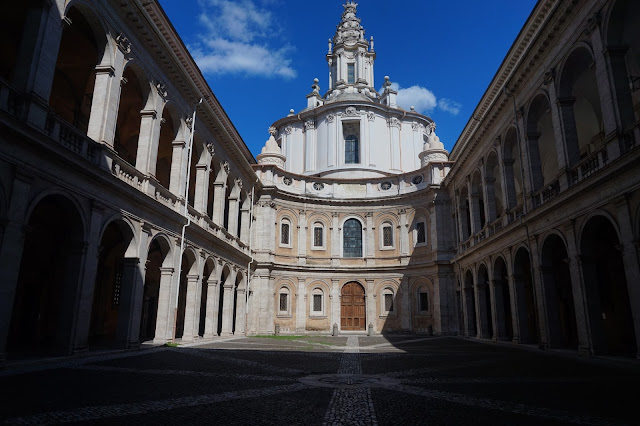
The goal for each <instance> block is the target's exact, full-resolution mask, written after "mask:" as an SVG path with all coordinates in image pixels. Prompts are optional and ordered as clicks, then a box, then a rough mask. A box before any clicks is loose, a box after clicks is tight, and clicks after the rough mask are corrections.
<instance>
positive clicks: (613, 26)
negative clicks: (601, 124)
mask: <svg viewBox="0 0 640 426" xmlns="http://www.w3.org/2000/svg"><path fill="white" fill-rule="evenodd" d="M606 28H607V34H606V44H607V46H606V52H607V56H608V58H607V59H608V60H609V65H610V70H611V79H612V81H613V85H614V89H615V94H614V96H615V102H616V103H617V107H618V108H617V109H618V114H619V117H620V122H621V124H622V128H623V129H625V131H626V132H625V134H624V142H625V144H624V145H625V149H630V148H631V147H633V146H634V145H637V143H638V141H635V140H634V137H633V134H632V133H631V131H629V130H628V129H629V127H630V126H632V125H633V124H634V123H635V122H636V120H638V119H640V4H639V3H638V2H637V1H634V0H618V1H616V3H615V6H614V7H613V9H612V11H611V15H610V17H609V22H608V23H607V27H606Z"/></svg>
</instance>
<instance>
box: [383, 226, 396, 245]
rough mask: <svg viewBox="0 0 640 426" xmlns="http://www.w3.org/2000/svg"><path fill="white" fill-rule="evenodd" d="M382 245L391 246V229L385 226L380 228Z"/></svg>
mask: <svg viewBox="0 0 640 426" xmlns="http://www.w3.org/2000/svg"><path fill="white" fill-rule="evenodd" d="M382 244H383V245H384V246H385V247H392V246H393V228H391V227H390V226H385V227H383V228H382Z"/></svg>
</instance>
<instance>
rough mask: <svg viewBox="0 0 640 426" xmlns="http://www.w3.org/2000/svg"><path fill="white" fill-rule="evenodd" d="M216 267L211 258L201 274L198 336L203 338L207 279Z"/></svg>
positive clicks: (207, 295)
mask: <svg viewBox="0 0 640 426" xmlns="http://www.w3.org/2000/svg"><path fill="white" fill-rule="evenodd" d="M215 269H216V265H215V262H214V261H213V259H212V258H209V259H207V261H206V262H205V264H204V270H203V272H202V290H201V293H200V320H199V324H198V335H199V336H201V337H202V336H204V333H205V327H206V321H207V299H208V298H209V279H210V278H211V276H212V275H211V274H213V273H214V272H215Z"/></svg>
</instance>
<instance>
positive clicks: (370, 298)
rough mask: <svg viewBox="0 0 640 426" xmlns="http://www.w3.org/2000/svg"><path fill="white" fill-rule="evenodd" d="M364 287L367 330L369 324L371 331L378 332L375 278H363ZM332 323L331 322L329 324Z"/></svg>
mask: <svg viewBox="0 0 640 426" xmlns="http://www.w3.org/2000/svg"><path fill="white" fill-rule="evenodd" d="M365 281H366V284H367V287H366V289H367V290H366V297H367V298H366V299H365V301H366V303H367V307H366V309H367V330H369V325H370V324H371V325H372V326H373V332H374V333H377V332H378V321H376V299H377V297H376V296H377V295H376V288H375V280H373V279H367V280H365ZM331 325H333V324H331Z"/></svg>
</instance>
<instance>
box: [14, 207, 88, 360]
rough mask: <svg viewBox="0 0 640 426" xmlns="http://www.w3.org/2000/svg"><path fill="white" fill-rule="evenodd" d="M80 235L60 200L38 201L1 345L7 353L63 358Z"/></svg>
mask: <svg viewBox="0 0 640 426" xmlns="http://www.w3.org/2000/svg"><path fill="white" fill-rule="evenodd" d="M83 236H84V230H83V226H82V220H81V217H80V214H79V213H78V210H77V209H76V207H75V206H74V205H73V203H72V202H71V201H70V200H69V199H67V198H66V197H64V196H62V195H49V196H47V197H45V198H43V199H42V200H40V201H39V202H38V204H37V205H36V206H35V208H34V209H33V211H32V212H31V214H30V215H29V220H28V222H27V232H26V235H25V240H24V249H23V253H22V261H21V263H20V272H19V276H18V283H17V288H16V294H15V299H14V302H13V311H12V317H11V325H10V329H9V336H8V340H7V351H8V352H9V353H10V354H16V355H19V354H29V353H41V354H42V353H47V354H63V355H64V354H68V353H70V351H71V345H72V342H71V338H72V326H73V315H74V311H75V305H76V294H77V288H78V278H79V273H80V267H81V265H82V247H83V241H84V238H83Z"/></svg>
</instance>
